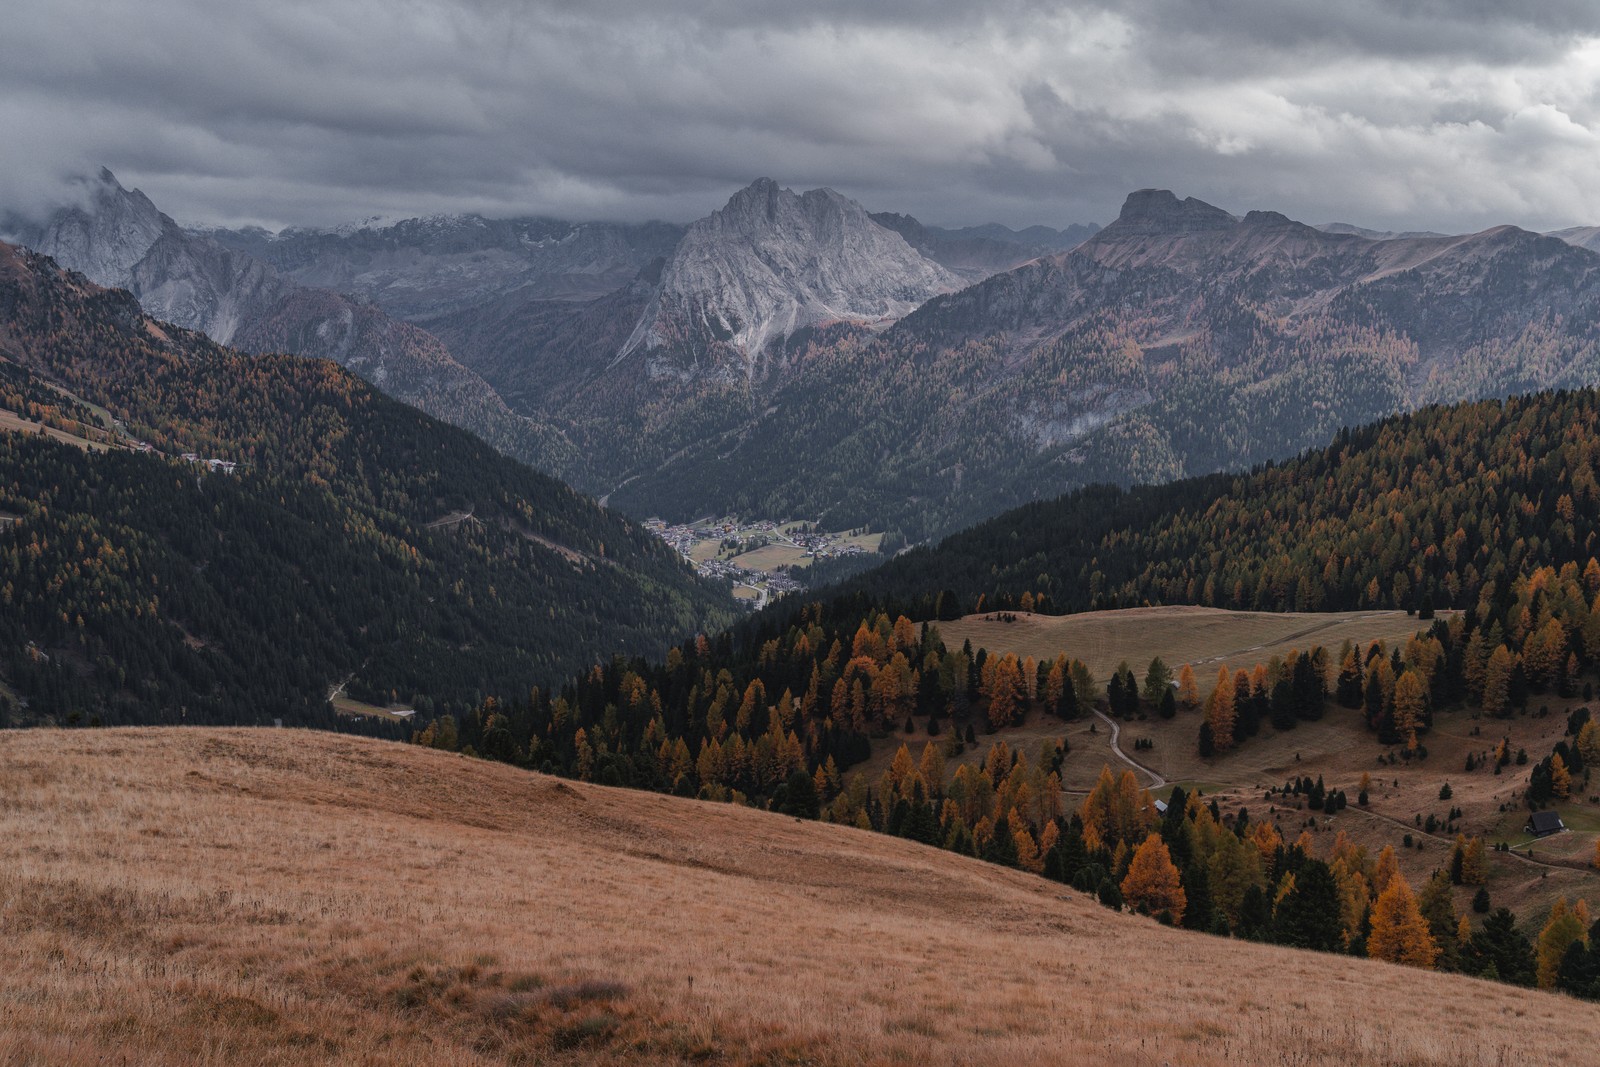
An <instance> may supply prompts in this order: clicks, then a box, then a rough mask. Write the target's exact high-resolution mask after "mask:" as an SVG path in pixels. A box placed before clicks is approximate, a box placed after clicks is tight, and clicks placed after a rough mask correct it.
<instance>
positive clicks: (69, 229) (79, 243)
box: [21, 168, 175, 289]
mask: <svg viewBox="0 0 1600 1067" xmlns="http://www.w3.org/2000/svg"><path fill="white" fill-rule="evenodd" d="M81 185H82V188H81V190H80V191H81V192H82V193H83V194H84V197H83V202H82V203H81V204H78V205H75V206H73V207H69V208H64V209H62V210H61V211H58V212H57V213H56V214H55V215H54V216H52V217H51V218H50V219H49V220H48V222H47V223H46V224H45V225H43V226H42V227H38V228H35V229H32V230H31V231H30V230H28V229H25V230H24V231H23V232H22V234H21V236H22V237H23V238H24V240H25V241H26V242H27V243H28V244H29V245H31V246H32V247H33V249H34V250H35V251H37V252H43V253H44V254H45V255H47V256H50V257H51V258H53V259H54V260H55V261H56V262H57V263H60V264H62V265H63V266H66V267H69V268H70V269H72V270H75V271H77V272H78V273H79V274H82V275H84V276H85V277H87V278H88V279H89V280H90V281H92V282H94V283H95V284H96V285H102V286H105V287H107V288H113V289H127V288H129V284H130V282H131V280H132V276H133V268H134V266H135V264H137V263H138V262H139V261H140V260H141V259H143V258H144V257H145V254H146V253H148V252H149V251H150V249H151V248H152V247H153V246H154V245H155V243H156V242H157V241H159V240H160V239H161V237H162V235H163V234H164V233H166V232H167V230H168V227H172V226H173V223H172V220H171V219H169V218H167V217H166V216H165V215H163V214H162V213H161V212H160V211H159V210H157V209H156V206H155V205H154V204H152V203H151V202H150V198H149V197H147V196H145V195H144V194H143V193H141V192H139V191H138V190H137V189H135V190H134V191H133V192H131V193H130V192H128V191H127V190H125V189H123V188H122V186H120V185H118V184H117V179H116V178H114V177H113V176H112V174H111V172H110V171H109V170H105V169H104V168H102V169H101V171H100V173H99V174H98V175H96V176H95V177H93V178H87V179H84V180H83V181H82V183H81ZM174 228H175V227H174Z"/></svg>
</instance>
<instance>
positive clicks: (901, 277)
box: [622, 178, 962, 377]
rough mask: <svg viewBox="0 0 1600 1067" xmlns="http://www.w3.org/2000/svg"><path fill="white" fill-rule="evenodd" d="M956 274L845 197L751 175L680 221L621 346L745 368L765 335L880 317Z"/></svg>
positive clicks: (673, 359)
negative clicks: (654, 284) (707, 211)
mask: <svg viewBox="0 0 1600 1067" xmlns="http://www.w3.org/2000/svg"><path fill="white" fill-rule="evenodd" d="M961 284H962V282H961V279H960V278H959V277H958V276H956V275H955V274H953V273H952V272H950V271H948V270H946V269H945V268H944V267H941V266H940V265H939V264H937V263H935V262H934V261H933V260H931V259H929V258H927V257H926V256H924V255H922V254H921V253H920V252H918V251H917V250H916V249H914V248H912V247H911V246H910V245H909V244H907V243H906V241H905V239H904V238H903V237H901V236H900V234H898V233H895V232H893V231H891V230H889V229H886V228H885V227H883V226H880V225H879V224H878V223H877V222H874V221H873V219H872V217H871V216H870V215H869V214H868V213H867V210H866V208H864V207H862V206H861V205H860V204H858V203H856V202H855V201H854V200H851V199H850V198H848V197H846V196H843V195H842V194H840V193H838V192H835V191H834V190H832V189H812V190H809V191H807V192H804V193H796V192H794V191H793V190H790V189H784V188H782V187H781V186H779V185H778V183H777V182H775V181H773V180H772V179H770V178H760V179H757V180H756V181H754V182H752V183H751V184H750V185H748V186H746V187H745V188H744V189H741V190H740V191H739V192H737V193H735V194H734V195H733V196H732V197H731V198H730V199H729V200H728V202H727V204H726V205H725V206H724V207H722V208H721V209H720V210H718V211H715V212H713V213H712V214H711V215H709V216H707V217H706V218H703V219H701V220H699V221H698V222H695V223H693V224H692V225H690V227H689V228H688V231H687V232H686V233H685V234H684V237H683V240H682V241H681V242H680V243H679V244H678V247H677V249H676V250H675V251H674V252H673V254H672V256H671V258H670V259H668V261H667V264H666V267H665V268H664V269H663V271H662V275H661V283H660V286H659V288H658V290H657V292H656V294H655V296H654V298H653V299H652V300H651V302H650V304H649V306H648V307H647V309H646V310H645V313H644V315H643V317H642V318H641V319H640V321H639V323H638V325H637V326H636V327H635V329H634V331H633V333H632V335H631V336H630V337H629V339H628V342H627V343H626V344H625V345H624V346H623V350H622V355H628V354H630V353H632V352H634V351H637V350H640V349H643V350H644V351H646V352H650V353H660V354H662V355H663V356H666V357H667V358H665V359H654V358H653V359H652V361H651V372H652V373H653V374H660V373H667V374H672V373H678V370H675V369H674V367H677V368H681V367H683V366H684V365H685V364H687V365H688V366H691V367H703V366H704V365H705V364H706V363H708V362H709V363H710V364H711V365H713V367H714V373H716V374H718V375H721V376H726V377H736V376H744V377H753V376H755V375H756V374H757V373H758V371H759V370H760V367H761V363H762V355H763V353H764V352H765V351H766V350H767V349H768V347H769V346H770V345H772V344H773V343H774V342H776V341H780V340H781V339H783V338H785V337H788V336H789V335H791V334H793V333H795V332H796V331H798V330H800V329H802V328H804V327H807V326H814V325H818V324H822V323H828V322H840V321H845V322H857V323H863V324H866V325H878V324H884V323H888V322H891V321H893V320H895V319H897V318H899V317H900V316H902V315H904V314H906V313H907V312H909V311H910V310H912V309H913V308H915V307H916V306H918V305H919V304H921V303H922V302H923V301H925V300H927V299H928V298H930V297H932V296H934V295H936V294H938V293H942V292H949V291H952V290H954V289H957V288H960V286H961ZM708 357H709V358H708Z"/></svg>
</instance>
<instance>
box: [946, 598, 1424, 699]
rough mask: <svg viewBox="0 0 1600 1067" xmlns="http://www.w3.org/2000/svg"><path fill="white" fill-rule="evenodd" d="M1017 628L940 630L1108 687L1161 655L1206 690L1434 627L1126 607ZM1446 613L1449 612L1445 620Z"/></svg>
mask: <svg viewBox="0 0 1600 1067" xmlns="http://www.w3.org/2000/svg"><path fill="white" fill-rule="evenodd" d="M1013 614H1014V616H1015V618H1016V621H1015V622H1000V621H998V618H997V617H996V616H994V615H993V614H986V615H968V616H967V617H966V618H963V619H956V620H953V621H951V622H941V623H939V624H938V626H939V632H940V634H942V635H943V637H944V641H945V644H946V645H948V646H950V647H952V648H956V647H959V646H960V644H961V642H962V641H965V640H970V641H971V642H972V647H973V648H987V649H988V650H989V651H990V652H1015V653H1016V654H1017V655H1019V656H1034V657H1036V658H1046V657H1048V658H1050V659H1054V658H1055V657H1056V655H1057V654H1058V653H1061V652H1065V653H1066V654H1067V655H1069V656H1072V657H1074V658H1077V659H1081V660H1083V662H1084V663H1085V664H1087V665H1088V667H1089V669H1090V670H1091V671H1093V672H1094V675H1095V677H1096V678H1098V679H1100V680H1101V681H1106V680H1109V679H1110V677H1111V675H1112V674H1113V673H1114V672H1115V671H1116V669H1117V664H1119V663H1121V662H1122V661H1123V660H1127V661H1128V664H1129V666H1131V667H1132V668H1133V670H1134V673H1135V674H1136V675H1138V676H1139V677H1140V678H1141V679H1142V678H1143V677H1144V669H1145V667H1146V666H1148V665H1149V663H1150V660H1151V659H1152V658H1154V657H1155V656H1160V657H1161V658H1162V659H1163V660H1165V661H1166V663H1167V665H1168V666H1169V667H1171V668H1172V669H1173V672H1174V673H1176V672H1177V669H1178V667H1179V666H1180V665H1182V664H1184V663H1188V664H1190V665H1192V666H1193V667H1194V672H1195V677H1196V678H1198V679H1199V681H1200V685H1201V689H1202V691H1207V690H1209V689H1210V687H1211V686H1212V685H1214V684H1215V681H1216V674H1217V669H1218V668H1219V667H1221V666H1222V665H1223V664H1227V665H1228V667H1229V668H1230V669H1233V668H1239V667H1243V668H1245V669H1246V670H1248V669H1249V668H1251V667H1253V666H1255V664H1257V663H1265V662H1266V661H1267V660H1269V659H1271V658H1272V657H1273V656H1274V655H1284V654H1286V653H1287V652H1288V651H1289V650H1290V649H1291V648H1298V649H1300V650H1301V651H1305V650H1306V649H1308V648H1311V647H1312V646H1314V645H1323V646H1326V647H1328V648H1331V649H1333V650H1334V651H1335V652H1337V651H1338V649H1339V646H1340V645H1341V644H1343V643H1344V641H1345V640H1346V639H1347V638H1348V639H1349V640H1352V641H1359V642H1363V643H1364V642H1368V641H1374V640H1382V641H1385V642H1394V641H1397V640H1398V641H1404V640H1406V639H1407V638H1409V637H1410V636H1411V635H1412V634H1414V633H1416V632H1417V631H1418V630H1425V629H1427V628H1428V626H1429V625H1431V624H1429V623H1426V622H1419V621H1418V620H1417V618H1416V616H1414V615H1407V614H1406V613H1405V612H1403V611H1346V612H1266V611H1227V610H1224V609H1222V608H1201V607H1187V606H1174V607H1160V608H1120V609H1117V610H1114V611H1090V612H1084V613H1082V614H1078V615H1033V614H1028V613H1024V612H1015V613H1013ZM1441 614H1447V613H1441Z"/></svg>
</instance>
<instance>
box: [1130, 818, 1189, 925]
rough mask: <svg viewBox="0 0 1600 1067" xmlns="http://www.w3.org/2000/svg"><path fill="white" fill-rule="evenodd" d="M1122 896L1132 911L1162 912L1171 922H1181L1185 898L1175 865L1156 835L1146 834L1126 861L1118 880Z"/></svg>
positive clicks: (1143, 912)
mask: <svg viewBox="0 0 1600 1067" xmlns="http://www.w3.org/2000/svg"><path fill="white" fill-rule="evenodd" d="M1122 899H1123V900H1124V901H1125V902H1126V903H1127V905H1128V907H1130V908H1132V909H1133V910H1134V911H1137V912H1140V913H1142V914H1145V915H1156V916H1163V915H1164V916H1165V917H1168V918H1170V919H1171V921H1172V923H1173V924H1174V925H1176V924H1178V923H1181V922H1183V909H1184V907H1185V906H1186V905H1187V904H1188V897H1187V896H1185V894H1184V892H1183V884H1182V881H1181V879H1180V877H1179V875H1178V868H1177V867H1176V866H1174V865H1173V862H1172V853H1170V852H1169V851H1168V850H1167V843H1166V842H1165V841H1163V840H1161V835H1160V834H1154V833H1153V834H1150V835H1149V836H1148V837H1146V838H1145V839H1144V844H1142V845H1140V846H1139V848H1138V851H1136V852H1134V854H1133V859H1132V860H1131V861H1129V863H1128V873H1127V875H1126V876H1125V877H1124V878H1123V879H1122Z"/></svg>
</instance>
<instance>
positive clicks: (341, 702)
mask: <svg viewBox="0 0 1600 1067" xmlns="http://www.w3.org/2000/svg"><path fill="white" fill-rule="evenodd" d="M329 703H331V704H332V705H333V710H334V711H336V712H338V713H339V714H340V715H353V716H371V717H373V718H378V719H393V720H394V721H395V722H409V721H410V720H411V716H412V715H413V714H414V713H415V711H416V709H415V708H408V707H406V706H405V705H404V704H391V705H389V706H388V707H386V708H380V707H378V705H376V704H363V703H362V702H361V701H359V700H352V699H350V698H349V697H347V696H344V695H343V694H341V695H339V696H336V697H334V698H333V699H332V700H331V701H329Z"/></svg>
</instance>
